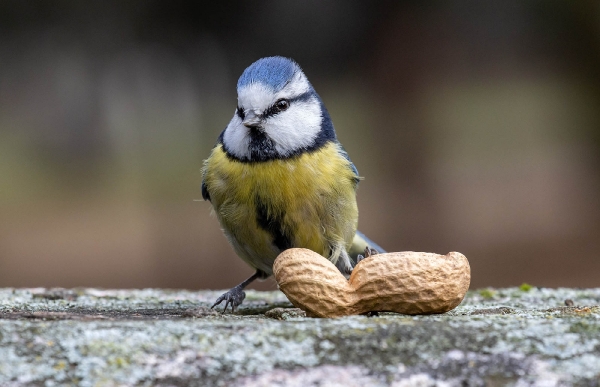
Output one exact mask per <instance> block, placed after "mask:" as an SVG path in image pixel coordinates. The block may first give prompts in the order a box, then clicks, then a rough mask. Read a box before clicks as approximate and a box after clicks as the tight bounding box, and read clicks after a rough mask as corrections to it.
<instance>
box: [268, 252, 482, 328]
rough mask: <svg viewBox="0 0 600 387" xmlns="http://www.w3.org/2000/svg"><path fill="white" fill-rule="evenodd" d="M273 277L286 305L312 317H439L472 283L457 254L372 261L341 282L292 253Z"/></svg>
mask: <svg viewBox="0 0 600 387" xmlns="http://www.w3.org/2000/svg"><path fill="white" fill-rule="evenodd" d="M273 274H274V275H275V279H276V280H277V283H278V285H279V289H280V290H281V291H282V292H283V293H284V294H285V295H286V296H287V298H288V299H289V300H290V301H291V303H292V304H294V306H296V307H298V308H300V309H302V310H304V311H306V313H307V315H308V316H312V317H340V316H347V315H353V314H363V313H367V312H396V313H402V314H432V313H444V312H447V311H449V310H452V309H454V308H455V307H456V306H458V304H460V302H461V301H462V300H463V298H464V296H465V294H466V292H467V290H468V289H469V284H470V281H471V269H470V267H469V262H468V261H467V258H466V257H465V256H464V255H462V254H461V253H457V252H451V253H448V254H446V255H439V254H433V253H421V252H413V251H404V252H396V253H384V254H376V255H372V256H370V257H368V258H366V259H364V260H362V261H361V262H359V263H358V264H357V265H356V267H355V268H354V270H353V271H352V275H351V276H350V279H349V280H346V278H344V276H343V275H342V274H341V273H340V272H339V271H338V269H337V268H336V267H335V265H333V264H332V263H331V262H330V261H328V260H327V259H325V258H323V257H322V256H321V255H319V254H317V253H315V252H313V251H311V250H307V249H298V248H295V249H289V250H285V251H284V252H282V253H281V254H280V255H279V256H278V257H277V259H276V260H275V263H274V265H273Z"/></svg>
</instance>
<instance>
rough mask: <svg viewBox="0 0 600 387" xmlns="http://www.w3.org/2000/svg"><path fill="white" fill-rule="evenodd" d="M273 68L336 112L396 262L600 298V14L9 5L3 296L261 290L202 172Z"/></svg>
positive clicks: (582, 9)
mask: <svg viewBox="0 0 600 387" xmlns="http://www.w3.org/2000/svg"><path fill="white" fill-rule="evenodd" d="M268 55H284V56H288V57H291V58H294V59H295V60H296V61H298V62H299V63H300V65H301V66H302V67H303V69H304V71H305V73H306V74H307V76H308V78H309V79H310V80H311V82H312V84H313V85H314V87H315V88H316V90H317V91H318V92H319V94H320V95H321V97H322V98H323V100H324V102H325V104H326V106H327V107H328V109H329V111H330V113H331V116H332V119H333V122H334V125H335V127H336V130H337V133H338V137H339V139H340V141H341V142H342V143H343V144H344V146H345V148H346V149H347V150H348V152H349V154H350V156H351V157H352V160H353V161H354V163H355V164H356V166H357V167H358V170H359V171H360V174H361V175H362V176H364V177H365V179H364V181H363V182H362V183H361V185H360V189H359V194H358V202H359V209H360V222H359V228H360V229H361V230H362V231H363V232H364V233H366V234H367V235H369V236H370V237H372V238H373V239H374V240H376V241H377V242H378V243H380V244H381V245H382V246H384V247H385V248H387V249H388V250H390V251H403V250H416V251H432V252H438V253H446V252H448V251H460V252H462V253H464V254H465V255H466V256H467V257H468V258H469V260H470V263H471V267H472V287H483V286H508V285H518V284H521V283H522V282H528V283H531V284H533V285H538V286H581V287H596V286H600V279H599V278H600V275H599V273H600V259H599V258H600V257H599V252H600V200H599V199H600V174H599V172H600V169H599V166H600V164H599V162H600V158H599V155H600V152H599V150H600V2H598V1H595V0H590V1H583V0H582V1H549V0H540V1H526V0H518V1H496V2H492V1H489V2H485V1H449V2H446V1H434V2H424V1H403V2H401V1H393V2H392V1H390V2H382V1H364V2H356V1H346V0H337V1H316V0H315V1H248V2H242V1H239V2H238V1H227V2H218V1H213V2H210V3H208V2H185V1H136V0H130V1H114V2H112V1H52V2H42V1H39V2H36V1H21V0H18V1H17V0H14V1H12V0H5V1H2V2H1V3H0V287H5V286H63V287H72V286H101V287H124V288H129V287H169V288H192V289H197V288H205V289H206V288H229V287H231V286H233V285H235V284H237V283H239V282H240V281H241V280H242V279H244V278H246V277H247V276H249V275H250V274H251V273H252V270H251V269H250V268H249V267H247V266H246V265H245V264H244V263H243V262H242V261H241V260H240V259H238V258H237V257H236V256H235V254H234V253H233V250H232V249H231V248H230V247H229V245H228V244H227V241H226V239H225V238H224V236H223V235H222V233H221V231H220V228H219V225H218V222H217V220H216V218H215V217H214V216H211V215H210V205H209V203H207V202H202V201H198V199H201V193H200V182H201V173H200V168H201V165H202V160H203V159H205V158H206V157H207V156H208V155H209V152H210V149H211V147H212V146H213V144H214V143H215V140H216V138H217V136H218V135H219V133H220V132H221V131H222V130H223V129H224V128H225V126H226V125H227V123H228V121H229V120H230V118H231V117H232V116H233V113H234V110H235V107H236V94H235V85H236V81H237V78H238V77H239V75H240V74H241V73H242V71H243V70H244V68H245V67H247V66H248V65H250V64H251V63H252V62H254V61H255V60H257V59H258V58H261V57H263V56H268ZM254 287H255V288H259V289H274V288H275V285H274V282H273V281H272V280H268V281H266V282H263V283H259V284H256V285H254Z"/></svg>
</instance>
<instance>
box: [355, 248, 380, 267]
mask: <svg viewBox="0 0 600 387" xmlns="http://www.w3.org/2000/svg"><path fill="white" fill-rule="evenodd" d="M363 254H364V255H363ZM363 254H358V256H357V257H356V263H359V262H360V261H362V260H363V259H367V258H369V257H370V256H371V255H377V254H379V251H377V250H375V249H372V248H370V247H369V246H367V247H365V252H364V253H363Z"/></svg>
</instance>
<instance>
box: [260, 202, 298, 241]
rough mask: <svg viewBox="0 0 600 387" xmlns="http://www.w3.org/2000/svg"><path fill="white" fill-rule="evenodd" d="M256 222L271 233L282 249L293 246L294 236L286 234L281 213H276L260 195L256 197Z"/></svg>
mask: <svg viewBox="0 0 600 387" xmlns="http://www.w3.org/2000/svg"><path fill="white" fill-rule="evenodd" d="M256 222H257V223H258V226H259V227H260V228H262V229H263V230H265V231H266V232H268V233H269V234H271V236H272V237H273V244H274V245H275V246H277V248H278V249H279V250H281V251H283V250H287V249H289V248H291V247H292V238H291V237H290V236H289V235H287V234H285V233H284V231H283V229H282V227H281V226H282V220H281V216H280V215H276V214H275V215H274V214H273V213H272V211H271V214H269V208H268V206H267V204H266V203H265V202H264V201H263V200H262V199H261V198H259V197H258V196H257V197H256Z"/></svg>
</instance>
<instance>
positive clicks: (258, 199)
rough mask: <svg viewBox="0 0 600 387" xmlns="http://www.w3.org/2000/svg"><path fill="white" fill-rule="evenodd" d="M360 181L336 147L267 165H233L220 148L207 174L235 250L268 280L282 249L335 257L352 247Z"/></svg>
mask: <svg viewBox="0 0 600 387" xmlns="http://www.w3.org/2000/svg"><path fill="white" fill-rule="evenodd" d="M356 178H357V176H356V175H355V174H354V172H353V170H352V168H351V164H350V162H349V161H348V160H347V159H346V158H344V157H343V156H342V155H341V153H340V151H339V145H338V144H336V143H328V144H326V145H325V146H323V147H321V148H319V149H318V150H315V151H311V152H305V153H303V154H301V155H299V156H297V157H293V158H290V159H281V160H280V159H277V160H270V161H265V162H240V161H236V160H234V159H231V158H229V157H227V155H226V154H225V152H224V150H223V147H222V145H217V146H216V147H215V148H214V149H213V151H212V153H211V156H210V158H209V159H208V160H207V161H206V163H205V167H204V182H205V184H206V188H207V190H208V192H209V194H210V198H211V203H212V205H213V207H214V209H215V213H216V214H217V217H218V219H219V221H220V223H221V225H222V227H223V229H224V231H225V234H226V235H227V237H228V239H229V240H230V242H231V243H232V245H233V247H234V249H235V250H236V252H237V253H238V255H240V257H241V258H242V259H244V260H245V261H246V262H247V263H249V264H250V265H251V266H253V267H254V268H257V269H260V270H263V271H265V272H266V273H269V274H270V273H271V267H272V264H273V261H274V259H275V257H276V256H277V255H278V254H279V252H280V251H281V250H283V249H285V248H289V247H304V248H308V249H311V250H313V251H316V252H317V253H319V254H321V255H323V256H325V257H327V258H330V256H331V255H332V252H333V251H334V250H335V249H338V248H344V249H346V250H347V249H348V248H349V247H350V245H351V243H352V238H353V237H354V233H355V232H356V224H357V221H358V209H357V206H356V197H355V190H356ZM334 258H335V259H337V257H334Z"/></svg>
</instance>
